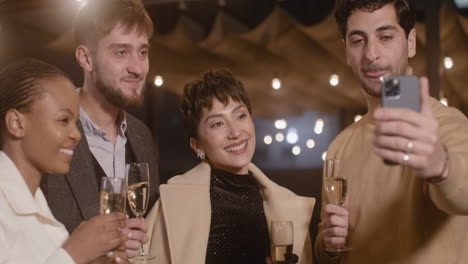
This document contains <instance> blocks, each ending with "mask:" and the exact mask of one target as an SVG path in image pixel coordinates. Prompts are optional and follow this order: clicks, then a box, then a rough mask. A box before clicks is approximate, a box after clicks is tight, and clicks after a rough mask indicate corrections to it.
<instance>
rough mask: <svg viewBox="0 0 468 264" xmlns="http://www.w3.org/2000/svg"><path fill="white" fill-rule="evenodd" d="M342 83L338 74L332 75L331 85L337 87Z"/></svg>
mask: <svg viewBox="0 0 468 264" xmlns="http://www.w3.org/2000/svg"><path fill="white" fill-rule="evenodd" d="M339 83H340V77H339V76H338V74H332V75H331V76H330V85H331V86H337V85H338V84H339Z"/></svg>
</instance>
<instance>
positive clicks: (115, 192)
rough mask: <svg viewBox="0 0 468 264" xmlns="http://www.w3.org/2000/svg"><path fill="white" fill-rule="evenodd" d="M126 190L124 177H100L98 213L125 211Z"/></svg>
mask: <svg viewBox="0 0 468 264" xmlns="http://www.w3.org/2000/svg"><path fill="white" fill-rule="evenodd" d="M126 192H127V181H126V179H121V178H109V177H102V178H101V197H100V213H101V214H110V213H112V212H122V213H123V212H125V201H126V199H125V198H126V197H125V195H126Z"/></svg>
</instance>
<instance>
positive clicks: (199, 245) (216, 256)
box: [147, 70, 315, 264]
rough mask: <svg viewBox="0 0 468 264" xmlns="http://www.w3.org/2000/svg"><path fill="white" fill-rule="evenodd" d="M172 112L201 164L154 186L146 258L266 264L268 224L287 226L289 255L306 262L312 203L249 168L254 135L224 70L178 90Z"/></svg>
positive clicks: (239, 89) (241, 95)
mask: <svg viewBox="0 0 468 264" xmlns="http://www.w3.org/2000/svg"><path fill="white" fill-rule="evenodd" d="M179 108H180V112H181V114H182V117H183V120H184V123H185V125H186V127H187V129H188V132H189V135H190V146H191V147H192V149H193V150H194V152H195V153H196V155H197V156H198V157H199V158H200V159H201V163H200V164H199V165H197V166H196V167H195V168H193V169H191V170H190V171H188V172H186V173H185V174H183V175H180V176H176V177H174V178H172V179H170V180H169V182H168V184H164V185H161V187H160V195H161V196H160V199H159V201H158V202H157V203H156V206H155V207H153V209H152V210H151V212H150V214H149V216H148V217H147V221H148V226H149V228H150V230H149V233H148V234H149V235H150V243H149V245H148V246H147V247H148V250H149V252H150V254H153V255H154V256H156V258H157V259H158V260H159V261H160V262H161V263H172V264H184V263H192V264H205V263H206V264H214V263H223V264H229V263H236V264H237V263H255V264H260V263H266V261H267V258H269V256H270V237H269V225H270V223H271V221H272V220H291V221H293V226H294V246H293V250H294V251H293V252H294V254H296V255H297V257H298V258H299V263H311V262H312V257H311V250H312V248H311V244H310V236H309V231H308V230H309V223H310V219H311V217H312V210H313V207H314V204H315V199H314V198H306V197H299V196H297V195H295V194H294V193H292V192H291V191H289V190H288V189H286V188H284V187H281V186H279V185H277V184H275V183H274V182H272V181H271V180H270V179H268V177H267V176H265V175H264V174H263V173H262V172H261V171H260V170H259V169H258V168H257V167H256V166H255V165H253V164H252V163H251V160H252V156H253V154H254V151H255V128H254V124H253V120H252V108H251V105H250V100H249V97H248V94H247V91H246V90H245V89H244V87H243V85H242V83H241V82H240V81H238V80H237V79H236V78H234V76H233V75H232V74H231V73H230V72H229V71H226V70H217V71H209V72H207V73H205V74H204V75H203V77H202V79H201V80H197V81H194V82H192V83H189V84H187V85H186V87H185V89H184V93H183V95H182V98H181V99H180V104H179ZM295 261H297V260H295ZM295 261H293V262H295Z"/></svg>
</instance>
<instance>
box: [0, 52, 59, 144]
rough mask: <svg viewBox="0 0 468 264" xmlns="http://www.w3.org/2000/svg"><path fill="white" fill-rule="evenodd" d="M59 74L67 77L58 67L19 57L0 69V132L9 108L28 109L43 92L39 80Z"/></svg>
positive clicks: (0, 142) (0, 139) (2, 129)
mask: <svg viewBox="0 0 468 264" xmlns="http://www.w3.org/2000/svg"><path fill="white" fill-rule="evenodd" d="M59 76H62V77H65V78H67V79H68V77H67V76H66V75H65V73H63V71H62V70H60V69H59V68H57V67H55V66H53V65H51V64H48V63H45V62H43V61H40V60H36V59H21V60H18V61H16V62H13V63H11V64H9V65H7V66H5V67H3V68H2V69H0V119H1V120H0V133H2V132H3V131H4V129H5V128H6V124H5V116H6V113H7V112H8V111H9V110H10V109H17V110H20V111H28V110H29V107H30V106H31V104H32V103H33V102H34V100H35V99H37V98H39V97H40V96H41V95H42V94H43V93H44V88H43V87H42V86H41V84H40V80H44V79H51V78H55V77H59ZM2 146H3V142H2V137H1V136H0V148H1V147H2Z"/></svg>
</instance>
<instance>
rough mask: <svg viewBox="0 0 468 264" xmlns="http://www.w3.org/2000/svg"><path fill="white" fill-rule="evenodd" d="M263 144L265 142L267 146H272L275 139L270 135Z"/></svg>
mask: <svg viewBox="0 0 468 264" xmlns="http://www.w3.org/2000/svg"><path fill="white" fill-rule="evenodd" d="M263 142H265V144H267V145H270V144H271V142H273V138H272V137H271V136H270V135H266V136H265V137H264V138H263Z"/></svg>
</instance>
